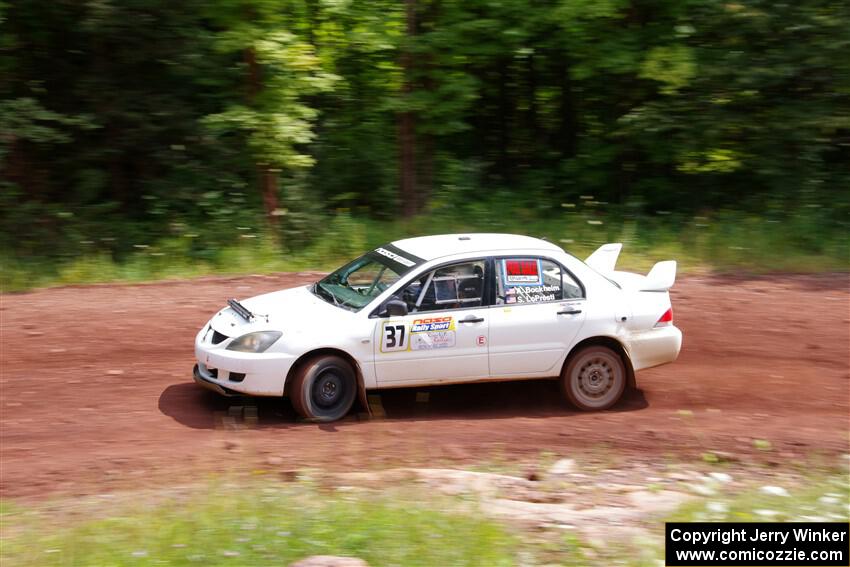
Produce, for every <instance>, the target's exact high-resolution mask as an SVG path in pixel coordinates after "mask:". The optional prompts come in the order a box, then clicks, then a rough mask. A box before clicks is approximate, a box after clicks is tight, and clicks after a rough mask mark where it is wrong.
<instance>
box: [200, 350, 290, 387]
mask: <svg viewBox="0 0 850 567" xmlns="http://www.w3.org/2000/svg"><path fill="white" fill-rule="evenodd" d="M195 359H196V360H197V362H198V363H197V364H196V365H195V368H194V370H193V377H194V379H195V382H197V383H198V384H200V385H201V386H203V387H205V388H207V389H209V390H212V391H214V392H217V393H219V394H221V395H224V396H241V395H248V396H282V395H283V388H284V385H285V383H286V376H287V375H288V374H289V371H290V370H291V369H292V365H293V364H295V361H296V359H297V357H296V356H295V355H291V354H285V353H269V352H265V353H260V354H255V353H245V352H236V351H229V350H226V349H224V348H221V347H217V346H215V345H210V344H207V343H204V342H202V340H201V339H200V336H199V339H198V340H196V341H195Z"/></svg>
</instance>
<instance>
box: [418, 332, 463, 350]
mask: <svg viewBox="0 0 850 567" xmlns="http://www.w3.org/2000/svg"><path fill="white" fill-rule="evenodd" d="M453 346H455V332H454V331H436V332H427V333H414V334H413V335H411V336H410V349H411V350H433V349H438V348H451V347H453Z"/></svg>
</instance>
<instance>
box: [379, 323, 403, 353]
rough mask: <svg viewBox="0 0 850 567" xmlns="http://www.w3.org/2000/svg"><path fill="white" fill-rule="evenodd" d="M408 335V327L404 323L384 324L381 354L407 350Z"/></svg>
mask: <svg viewBox="0 0 850 567" xmlns="http://www.w3.org/2000/svg"><path fill="white" fill-rule="evenodd" d="M407 335H408V333H407V325H404V324H403V323H384V337H383V341H382V343H381V352H394V351H398V350H407Z"/></svg>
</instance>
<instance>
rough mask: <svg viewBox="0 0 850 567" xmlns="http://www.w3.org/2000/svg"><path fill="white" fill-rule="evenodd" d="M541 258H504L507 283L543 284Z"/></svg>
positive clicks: (503, 263)
mask: <svg viewBox="0 0 850 567" xmlns="http://www.w3.org/2000/svg"><path fill="white" fill-rule="evenodd" d="M542 274H543V270H542V269H541V267H540V260H531V259H526V260H519V259H517V260H513V259H511V260H502V277H503V278H504V280H505V285H509V286H512V285H543V279H542Z"/></svg>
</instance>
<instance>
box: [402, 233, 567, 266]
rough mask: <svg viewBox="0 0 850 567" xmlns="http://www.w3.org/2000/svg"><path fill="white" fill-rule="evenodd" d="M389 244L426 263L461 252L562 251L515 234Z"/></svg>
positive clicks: (422, 238)
mask: <svg viewBox="0 0 850 567" xmlns="http://www.w3.org/2000/svg"><path fill="white" fill-rule="evenodd" d="M392 244H393V246H395V247H397V248H400V249H401V250H403V251H405V252H407V253H409V254H412V255H414V256H417V257H419V258H422V259H423V260H426V261H427V260H433V259H435V258H441V257H443V256H450V255H452V254H462V253H465V252H470V253H474V252H510V251H512V250H523V249H533V250H546V251H551V252H563V250H562V249H561V248H560V247H558V246H556V245H555V244H552V243H551V242H547V241H545V240H541V239H539V238H532V237H531V236H521V235H519V234H486V233H471V234H436V235H433V236H417V237H416V238H405V239H403V240H396V241H395V242H393V243H392Z"/></svg>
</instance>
